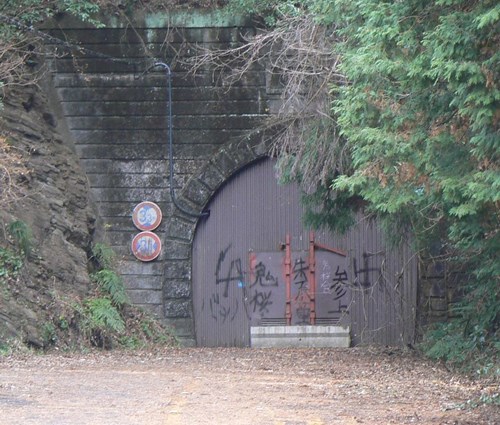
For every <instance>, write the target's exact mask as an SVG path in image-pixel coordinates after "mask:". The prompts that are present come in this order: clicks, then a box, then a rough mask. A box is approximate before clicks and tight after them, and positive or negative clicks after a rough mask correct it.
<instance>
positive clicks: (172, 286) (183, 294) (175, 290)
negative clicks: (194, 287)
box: [164, 280, 191, 298]
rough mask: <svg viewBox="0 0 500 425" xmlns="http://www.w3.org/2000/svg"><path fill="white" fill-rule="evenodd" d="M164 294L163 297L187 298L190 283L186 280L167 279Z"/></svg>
mask: <svg viewBox="0 0 500 425" xmlns="http://www.w3.org/2000/svg"><path fill="white" fill-rule="evenodd" d="M164 295H165V298H189V297H190V296H191V283H190V282H189V281H187V280H183V281H179V280H171V281H169V280H167V281H166V282H165V288H164Z"/></svg>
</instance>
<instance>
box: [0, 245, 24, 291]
mask: <svg viewBox="0 0 500 425" xmlns="http://www.w3.org/2000/svg"><path fill="white" fill-rule="evenodd" d="M22 266H23V258H22V257H21V256H19V254H17V253H15V252H13V251H11V250H10V249H8V248H2V247H0V283H3V284H6V283H8V282H9V281H10V280H15V279H16V278H17V277H18V276H19V272H20V271H21V268H22Z"/></svg>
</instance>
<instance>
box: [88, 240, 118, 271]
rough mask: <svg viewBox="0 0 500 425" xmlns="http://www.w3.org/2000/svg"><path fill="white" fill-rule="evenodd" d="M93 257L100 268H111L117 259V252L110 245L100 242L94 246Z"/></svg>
mask: <svg viewBox="0 0 500 425" xmlns="http://www.w3.org/2000/svg"><path fill="white" fill-rule="evenodd" d="M92 258H93V259H94V260H95V261H96V262H97V265H98V267H99V268H104V269H111V268H112V267H113V264H114V261H115V253H114V251H113V249H111V247H109V246H108V245H106V244H103V243H100V242H98V243H96V244H94V245H93V246H92Z"/></svg>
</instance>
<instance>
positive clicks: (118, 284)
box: [91, 269, 129, 307]
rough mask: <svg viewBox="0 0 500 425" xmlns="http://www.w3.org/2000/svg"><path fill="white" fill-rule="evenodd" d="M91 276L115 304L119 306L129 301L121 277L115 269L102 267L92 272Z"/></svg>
mask: <svg viewBox="0 0 500 425" xmlns="http://www.w3.org/2000/svg"><path fill="white" fill-rule="evenodd" d="M91 278H92V280H93V281H94V282H96V283H97V285H98V286H99V288H100V289H101V291H103V292H104V293H105V294H107V295H108V296H109V297H110V299H111V301H112V302H113V304H114V305H115V306H117V307H121V306H122V305H124V304H128V303H129V300H128V297H127V293H126V292H125V286H124V285H123V279H122V278H121V277H120V276H119V275H118V274H117V273H116V272H115V271H113V270H109V269H103V270H100V271H98V272H96V273H93V274H92V275H91Z"/></svg>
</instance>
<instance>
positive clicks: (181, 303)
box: [164, 299, 192, 319]
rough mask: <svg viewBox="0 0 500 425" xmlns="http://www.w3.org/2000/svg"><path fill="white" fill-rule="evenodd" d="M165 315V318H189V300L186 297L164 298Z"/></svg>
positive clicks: (190, 311) (190, 310)
mask: <svg viewBox="0 0 500 425" xmlns="http://www.w3.org/2000/svg"><path fill="white" fill-rule="evenodd" d="M164 305H165V317H167V318H172V317H175V318H179V319H183V318H190V317H192V309H191V300H188V299H166V300H165V304H164Z"/></svg>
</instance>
